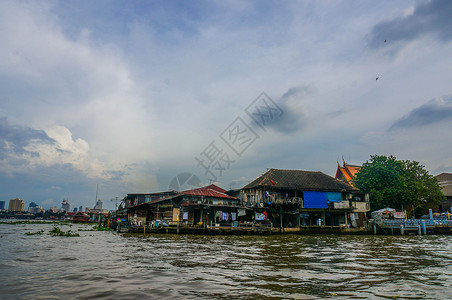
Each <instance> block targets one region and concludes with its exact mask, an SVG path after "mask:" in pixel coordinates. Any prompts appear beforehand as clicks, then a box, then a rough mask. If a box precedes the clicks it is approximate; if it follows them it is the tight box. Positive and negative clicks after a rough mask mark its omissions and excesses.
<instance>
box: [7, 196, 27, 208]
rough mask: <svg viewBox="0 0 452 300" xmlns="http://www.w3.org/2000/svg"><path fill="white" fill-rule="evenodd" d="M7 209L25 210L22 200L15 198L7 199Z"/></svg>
mask: <svg viewBox="0 0 452 300" xmlns="http://www.w3.org/2000/svg"><path fill="white" fill-rule="evenodd" d="M8 210H9V211H24V210H25V203H24V200H22V199H19V198H16V199H11V200H9V206H8Z"/></svg>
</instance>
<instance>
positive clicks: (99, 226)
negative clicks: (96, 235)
mask: <svg viewBox="0 0 452 300" xmlns="http://www.w3.org/2000/svg"><path fill="white" fill-rule="evenodd" d="M93 230H95V231H109V230H110V228H108V227H104V226H102V225H94V226H93Z"/></svg>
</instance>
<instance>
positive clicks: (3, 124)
mask: <svg viewBox="0 0 452 300" xmlns="http://www.w3.org/2000/svg"><path fill="white" fill-rule="evenodd" d="M32 140H39V141H40V142H41V143H54V142H55V141H54V140H53V139H52V138H50V137H49V136H48V135H47V134H46V133H45V132H44V131H43V130H36V129H33V128H29V127H24V126H19V125H10V124H9V123H8V120H7V119H6V117H0V158H3V157H5V156H6V155H7V154H8V153H16V154H24V153H28V154H31V155H37V156H39V154H38V153H31V152H29V151H27V150H25V147H27V146H28V145H29V144H30V142H31V141H32Z"/></svg>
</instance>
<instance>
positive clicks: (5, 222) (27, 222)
mask: <svg viewBox="0 0 452 300" xmlns="http://www.w3.org/2000/svg"><path fill="white" fill-rule="evenodd" d="M56 222H62V221H39V220H38V221H35V220H33V221H30V220H24V221H13V222H7V221H0V224H6V225H20V224H49V223H56Z"/></svg>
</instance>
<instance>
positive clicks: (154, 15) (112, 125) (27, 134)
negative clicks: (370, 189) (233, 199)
mask: <svg viewBox="0 0 452 300" xmlns="http://www.w3.org/2000/svg"><path fill="white" fill-rule="evenodd" d="M451 16H452V2H451V1H447V0H432V1H424V0H423V1H421V0H416V1H406V0H403V1H402V0H401V1H398V0H391V1H373V0H369V1H367V0H362V1H345V0H344V1H267V0H256V1H139V0H138V1H119V0H118V1H114V0H110V1H102V0H99V1H89V0H82V1H20V0H19V1H8V0H5V1H0V41H1V47H0V200H2V201H6V203H8V201H9V199H13V198H21V199H24V201H25V206H26V207H28V204H29V203H30V202H32V201H34V202H36V203H37V204H39V205H41V206H42V207H44V208H46V209H47V208H49V207H51V206H57V207H61V202H62V200H63V199H68V200H69V203H70V204H71V205H72V208H73V207H79V206H83V207H91V208H92V207H93V206H94V204H95V202H96V199H97V198H99V199H102V201H103V204H104V208H107V209H113V208H114V207H115V202H114V201H111V200H112V199H116V198H119V199H121V198H123V197H124V196H126V195H127V194H128V193H149V192H160V191H166V190H168V189H170V188H180V189H183V188H186V187H189V188H193V187H196V186H200V185H207V184H209V183H212V182H215V183H217V184H218V185H220V186H221V187H223V188H225V189H230V188H231V189H235V188H240V187H243V186H244V185H245V184H247V183H248V182H250V181H251V180H253V179H255V178H256V177H258V176H260V175H261V174H262V173H264V172H265V171H266V170H267V169H269V168H279V169H297V170H298V169H299V170H312V171H321V172H324V173H326V174H328V175H331V176H334V174H335V171H336V168H337V162H338V161H339V162H342V159H344V160H345V161H347V162H348V163H350V164H356V165H360V164H362V163H364V162H366V161H367V160H369V159H370V156H371V155H374V154H379V155H394V156H396V157H397V158H398V159H403V160H415V161H419V162H420V163H421V164H423V165H424V166H425V168H426V169H427V170H428V171H429V172H430V173H431V174H432V175H437V174H439V173H442V172H452V156H451V150H450V149H452V139H451V138H450V137H451V133H450V132H451V129H452V85H451V84H450V83H451V82H452V72H451V70H452V17H451ZM96 194H97V197H96ZM7 205H8V204H7Z"/></svg>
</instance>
